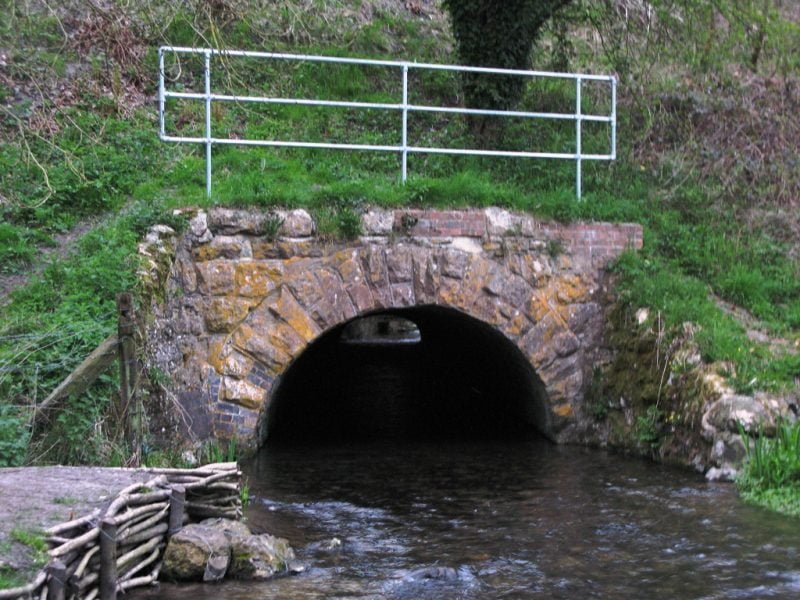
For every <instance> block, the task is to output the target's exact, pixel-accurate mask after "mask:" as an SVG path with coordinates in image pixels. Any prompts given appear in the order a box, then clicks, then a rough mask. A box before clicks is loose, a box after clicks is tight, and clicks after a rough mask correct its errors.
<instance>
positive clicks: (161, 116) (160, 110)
mask: <svg viewBox="0 0 800 600" xmlns="http://www.w3.org/2000/svg"><path fill="white" fill-rule="evenodd" d="M164 108H165V107H164V49H163V48H159V49H158V133H159V135H160V136H161V138H162V139H163V138H164V136H165V135H166V127H165V125H164Z"/></svg>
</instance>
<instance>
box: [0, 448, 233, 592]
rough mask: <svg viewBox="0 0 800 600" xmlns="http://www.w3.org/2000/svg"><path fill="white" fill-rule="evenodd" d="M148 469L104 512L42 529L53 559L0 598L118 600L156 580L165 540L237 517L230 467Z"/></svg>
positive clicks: (229, 464)
mask: <svg viewBox="0 0 800 600" xmlns="http://www.w3.org/2000/svg"><path fill="white" fill-rule="evenodd" d="M147 472H149V473H152V474H153V475H154V477H153V479H151V480H149V481H147V482H145V483H135V484H132V485H130V486H128V487H127V488H125V489H123V490H122V491H121V492H120V493H119V494H118V495H117V496H116V498H115V499H114V500H113V501H112V502H111V503H110V504H109V505H108V506H107V507H106V509H105V510H104V511H100V510H95V511H94V512H93V513H92V514H89V515H86V516H84V517H81V518H78V519H74V520H72V521H68V522H66V523H61V524H59V525H55V526H54V527H51V528H50V529H48V530H46V532H45V533H46V534H47V536H48V538H47V541H48V543H49V544H50V551H49V555H50V562H49V563H48V565H47V566H46V567H45V568H44V569H43V570H42V571H40V572H39V574H38V575H37V577H36V579H35V580H34V581H33V582H31V583H29V584H28V585H26V586H24V587H20V588H15V589H10V590H3V591H0V600H6V599H16V598H39V599H42V600H44V599H46V600H66V599H69V598H80V599H83V600H93V599H94V598H100V599H101V600H108V599H111V598H116V595H117V592H122V591H125V590H127V589H130V588H133V587H137V586H142V585H148V584H152V583H155V582H156V581H157V580H158V574H159V571H160V569H161V558H162V556H163V553H164V548H165V547H166V545H167V541H168V540H169V537H170V536H171V535H174V534H175V533H177V532H178V531H179V530H180V529H181V528H182V527H183V525H184V524H186V523H193V522H197V521H202V520H203V519H207V518H212V517H222V518H226V519H240V518H241V516H242V502H241V495H240V484H241V477H242V473H241V471H239V468H238V466H237V464H236V463H235V462H232V463H216V464H211V465H205V466H203V467H199V468H196V469H148V470H147Z"/></svg>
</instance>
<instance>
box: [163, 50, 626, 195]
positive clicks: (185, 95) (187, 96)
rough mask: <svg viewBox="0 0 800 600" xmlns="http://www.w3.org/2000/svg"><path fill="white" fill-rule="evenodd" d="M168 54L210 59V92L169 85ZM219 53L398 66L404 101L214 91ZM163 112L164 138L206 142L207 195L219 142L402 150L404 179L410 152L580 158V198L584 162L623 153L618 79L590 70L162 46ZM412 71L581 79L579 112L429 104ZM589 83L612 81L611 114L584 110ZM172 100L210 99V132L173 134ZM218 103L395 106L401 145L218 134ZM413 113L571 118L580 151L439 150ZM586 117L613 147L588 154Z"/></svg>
mask: <svg viewBox="0 0 800 600" xmlns="http://www.w3.org/2000/svg"><path fill="white" fill-rule="evenodd" d="M167 53H174V54H195V55H201V56H203V57H204V59H205V62H204V68H203V72H204V84H205V85H204V88H205V89H204V93H195V92H178V91H169V90H167V89H166V84H165V74H164V57H165V55H166V54H167ZM214 56H224V57H245V58H260V59H271V60H287V61H306V62H318V63H336V64H349V65H364V66H379V67H392V68H397V69H399V70H400V72H401V76H402V99H401V101H400V102H398V103H376V102H347V101H336V100H313V99H301V98H276V97H264V96H237V95H230V94H214V93H212V91H211V58H212V57H214ZM158 65H159V66H158V68H159V78H158V115H159V137H160V138H161V140H162V141H165V142H176V143H197V144H203V145H204V146H205V149H206V194H207V195H209V196H210V195H211V147H212V146H214V145H241V146H269V147H279V148H280V147H282V148H322V149H339V150H368V151H375V152H396V153H398V154H400V156H401V170H400V177H401V180H402V181H403V182H405V181H406V178H407V176H408V155H409V154H454V155H469V156H502V157H519V158H545V159H567V160H574V161H575V164H576V173H575V189H576V195H577V197H578V198H579V199H580V198H581V193H582V182H581V176H582V162H583V161H584V160H615V159H616V154H617V80H616V78H615V77H613V76H611V75H592V74H587V73H554V72H548V71H524V70H516V69H494V68H488V67H465V66H458V65H442V64H430V63H412V62H405V61H388V60H371V59H362V58H341V57H334V56H313V55H306V54H280V53H275V52H251V51H244V50H214V49H210V48H185V47H175V46H162V47H161V48H159V50H158ZM410 69H417V70H428V71H431V70H438V71H457V72H467V73H483V74H488V75H510V76H520V77H528V78H549V79H568V80H573V81H575V112H574V113H550V112H529V111H514V110H490V109H476V108H460V107H445V106H428V105H421V104H410V103H409V101H408V87H409V83H408V72H409V70H410ZM584 81H599V82H607V83H608V84H609V94H610V112H609V114H607V115H589V114H584V113H583V112H582V110H581V92H582V86H583V82H584ZM167 98H176V99H184V100H199V101H203V102H204V103H205V135H203V136H199V137H186V136H179V135H168V134H167V132H166V125H165V121H166V119H165V112H166V101H167ZM213 102H241V103H258V104H283V105H296V106H328V107H337V108H354V109H379V110H393V111H400V112H401V113H402V131H401V143H400V145H396V146H395V145H376V144H344V143H329V142H297V141H284V140H260V139H238V138H237V139H234V138H224V137H215V136H214V135H212V131H211V105H212V103H213ZM411 112H430V113H446V114H462V115H485V116H498V117H517V118H526V119H550V120H567V121H574V122H575V152H531V151H512V150H479V149H470V148H439V147H433V146H410V145H408V114H409V113H411ZM584 121H589V122H595V123H608V124H609V126H610V128H611V139H610V148H609V152H608V153H607V154H585V153H584V152H583V148H582V124H583V122H584Z"/></svg>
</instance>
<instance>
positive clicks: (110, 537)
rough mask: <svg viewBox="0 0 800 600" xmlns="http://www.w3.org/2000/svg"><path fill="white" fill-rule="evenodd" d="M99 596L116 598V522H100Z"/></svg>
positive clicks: (112, 599) (109, 519)
mask: <svg viewBox="0 0 800 600" xmlns="http://www.w3.org/2000/svg"><path fill="white" fill-rule="evenodd" d="M100 598H101V600H117V522H116V521H115V520H114V519H113V518H106V519H103V520H102V521H101V522H100Z"/></svg>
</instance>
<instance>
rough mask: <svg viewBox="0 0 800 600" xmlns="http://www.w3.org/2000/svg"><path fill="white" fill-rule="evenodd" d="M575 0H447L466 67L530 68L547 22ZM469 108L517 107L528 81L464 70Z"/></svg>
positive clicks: (460, 57)
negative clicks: (500, 0) (534, 45)
mask: <svg viewBox="0 0 800 600" xmlns="http://www.w3.org/2000/svg"><path fill="white" fill-rule="evenodd" d="M571 1H572V0H507V1H506V2H502V3H497V2H492V1H487V0H444V6H445V7H446V8H447V10H448V11H449V13H450V18H451V22H452V24H453V34H454V35H455V38H456V41H457V42H458V58H459V60H460V64H462V65H479V66H485V67H499V68H503V69H529V68H530V61H531V49H532V47H533V44H534V42H535V41H536V39H537V38H538V37H539V34H540V32H541V30H542V28H543V27H544V25H545V24H546V23H547V22H548V21H550V19H552V18H553V15H554V14H555V13H556V12H558V10H559V9H561V8H563V7H564V6H566V5H567V4H569V3H570V2H571ZM462 83H463V90H464V97H465V99H466V104H467V106H470V107H478V108H512V107H514V106H515V105H516V104H517V101H518V100H519V99H520V97H521V96H522V93H523V90H524V85H525V83H524V80H522V79H519V78H513V77H486V76H481V75H477V74H475V73H464V76H463V82H462Z"/></svg>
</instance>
